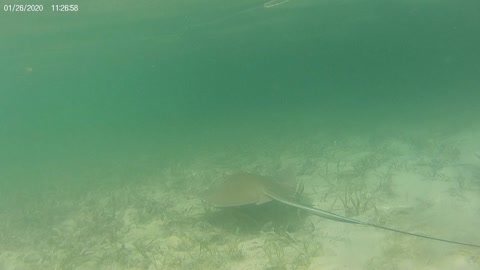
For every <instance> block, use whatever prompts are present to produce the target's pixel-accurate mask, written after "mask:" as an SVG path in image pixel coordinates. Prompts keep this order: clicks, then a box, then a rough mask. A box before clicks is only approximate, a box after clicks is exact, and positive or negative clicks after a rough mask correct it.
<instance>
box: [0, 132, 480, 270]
mask: <svg viewBox="0 0 480 270" xmlns="http://www.w3.org/2000/svg"><path fill="white" fill-rule="evenodd" d="M266 141H269V140H268V139H267V140H266ZM264 146H265V148H264V149H270V150H258V148H254V147H251V148H249V147H244V148H243V151H233V150H228V149H226V150H225V151H224V152H221V151H218V152H215V153H209V154H202V155H199V156H198V157H195V158H194V159H193V160H192V161H189V162H184V163H182V162H179V163H177V164H174V165H172V166H169V167H165V168H161V169H159V170H158V172H157V173H153V174H151V175H143V176H139V177H138V179H134V180H132V181H131V182H130V183H129V182H127V183H123V184H118V185H116V186H115V187H114V188H113V187H112V186H110V185H104V186H97V187H95V188H92V189H90V190H87V191H85V192H83V193H81V195H76V196H70V195H69V193H68V191H65V190H62V189H61V188H58V189H55V188H52V189H51V190H50V191H49V192H47V193H44V194H42V195H38V194H37V195H32V194H29V193H24V194H22V193H21V192H20V193H19V194H17V195H16V197H17V202H16V203H15V204H14V205H13V206H12V205H10V206H9V207H3V208H2V209H1V216H0V220H1V222H0V269H2V270H14V269H15V270H20V269H49V270H53V269H85V270H86V269H331V270H334V269H382V270H384V269H395V270H397V269H398V270H401V269H408V270H410V269H423V270H427V269H428V270H433V269H449V270H450V269H457V270H459V269H465V270H467V269H468V270H470V269H480V248H474V247H466V246H461V245H455V244H448V243H443V242H437V241H431V240H426V239H421V238H415V237H410V236H405V235H400V234H396V233H392V232H388V231H382V230H378V229H374V228H369V227H364V226H359V225H350V224H343V223H338V222H334V221H330V220H325V219H322V218H319V217H316V216H309V215H307V214H304V213H302V212H299V211H298V210H296V209H293V208H291V207H288V206H282V205H279V204H278V203H267V204H265V205H261V206H257V207H246V208H241V209H236V208H235V209H214V208H212V207H210V206H209V205H207V204H205V203H202V201H201V200H200V199H199V198H198V194H200V193H201V192H203V191H205V190H206V189H207V188H208V187H210V186H211V185H213V184H215V183H218V182H220V181H222V179H223V177H224V175H225V174H228V173H232V172H235V171H248V172H254V173H258V174H263V175H279V174H282V173H284V172H285V171H290V172H292V171H293V172H294V173H295V175H296V180H298V181H300V182H301V183H303V184H304V186H305V191H304V194H303V200H304V203H306V204H311V205H313V206H314V207H317V208H321V209H324V210H329V211H332V212H335V213H337V214H341V215H347V216H349V217H352V218H355V219H359V220H363V221H368V222H371V223H375V224H379V225H382V226H387V227H392V228H396V229H400V230H405V231H409V232H415V233H421V234H426V235H430V236H435V237H439V238H446V239H450V240H455V241H462V242H468V243H473V244H480V233H479V228H480V157H479V156H478V155H479V154H480V132H479V131H478V130H476V131H473V130H469V131H461V132H456V133H455V132H450V133H445V132H435V131H431V130H430V131H404V132H399V133H397V134H396V135H394V136H386V137H378V138H377V137H371V136H367V135H365V136H362V135H359V136H344V137H338V138H332V137H326V136H323V135H322V134H321V133H318V134H310V135H309V136H306V137H304V138H301V139H298V140H295V139H291V138H290V139H288V140H287V139H285V140H284V141H279V142H275V143H274V144H273V143H272V145H268V143H265V144H264Z"/></svg>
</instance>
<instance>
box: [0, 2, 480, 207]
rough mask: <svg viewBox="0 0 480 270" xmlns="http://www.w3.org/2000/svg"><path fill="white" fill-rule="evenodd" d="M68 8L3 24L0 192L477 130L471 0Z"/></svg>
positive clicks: (8, 16) (476, 15)
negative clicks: (303, 148)
mask: <svg viewBox="0 0 480 270" xmlns="http://www.w3.org/2000/svg"><path fill="white" fill-rule="evenodd" d="M74 4H78V5H79V8H80V11H79V12H76V13H73V12H72V13H62V14H61V13H53V12H48V11H45V12H42V13H12V12H2V13H1V16H0V32H1V37H0V38H1V42H0V61H1V62H0V63H1V64H0V74H1V75H0V76H1V89H0V149H1V151H0V164H1V170H0V181H1V189H2V196H6V197H8V196H9V195H10V194H14V193H15V192H16V191H18V190H30V189H33V190H37V191H38V192H42V190H44V189H50V188H51V186H56V187H57V188H58V189H60V190H62V189H63V188H65V189H68V188H72V187H77V186H87V187H89V188H93V189H95V187H96V185H99V184H100V183H101V182H102V181H107V180H108V181H113V182H115V181H119V182H123V181H125V182H132V181H136V180H135V179H139V178H141V177H142V175H146V174H149V173H155V171H156V170H158V169H159V168H161V167H164V166H169V165H170V164H175V163H178V162H185V161H186V160H189V159H192V158H195V157H196V156H197V155H199V154H200V153H202V154H204V153H209V152H216V151H222V149H228V150H232V149H233V150H232V152H234V150H235V149H237V148H238V150H241V149H242V148H243V147H253V148H255V147H258V148H257V149H259V148H261V147H262V145H265V144H264V142H272V143H274V142H275V141H276V140H284V139H285V138H301V137H302V136H308V134H310V133H313V132H318V131H319V130H324V132H325V133H332V134H336V135H338V134H356V133H362V134H365V133H367V134H373V135H378V134H377V133H379V132H380V130H382V129H384V128H385V129H388V128H394V129H402V127H403V126H405V127H409V128H412V127H413V128H415V127H422V128H427V129H428V128H432V129H435V128H437V129H444V130H446V131H450V132H454V131H455V130H457V129H464V128H469V127H471V126H472V125H474V124H475V123H476V121H478V115H479V111H480V106H479V104H480V102H479V101H480V91H479V89H480V76H479V74H480V53H479V51H478V48H480V35H479V34H478V29H479V27H480V11H479V10H480V4H479V3H478V1H473V0H472V1H468V0H466V1H455V2H452V1H311V0H290V1H289V2H287V3H284V4H282V5H279V6H276V7H272V8H265V7H264V6H263V4H264V3H263V2H262V1H252V0H248V1H236V2H234V1H157V2H155V3H154V2H153V1H135V3H133V2H131V1H120V2H119V1H115V2H112V3H108V2H101V3H100V2H98V3H94V2H87V3H83V2H80V3H74ZM45 9H48V5H45ZM12 192H13V193H12ZM4 198H5V197H4Z"/></svg>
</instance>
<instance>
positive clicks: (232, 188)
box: [203, 173, 480, 248]
mask: <svg viewBox="0 0 480 270" xmlns="http://www.w3.org/2000/svg"><path fill="white" fill-rule="evenodd" d="M296 187H297V185H296V184H294V183H288V182H285V181H283V182H280V181H275V179H273V178H271V177H267V176H261V175H256V174H252V173H236V174H233V175H231V176H228V177H227V179H226V180H225V182H223V183H221V184H220V185H218V186H216V187H214V188H212V189H210V190H208V191H207V192H206V193H205V194H204V196H203V199H205V200H206V201H207V202H209V203H211V204H213V205H214V206H216V207H233V206H242V205H249V204H257V205H258V204H262V203H266V202H270V201H273V200H275V201H278V202H280V203H283V204H286V205H290V206H292V207H296V208H298V209H301V210H304V211H306V212H308V213H310V214H312V215H316V216H319V217H323V218H326V219H330V220H334V221H339V222H344V223H351V224H359V225H365V226H369V227H374V228H377V229H382V230H387V231H392V232H396V233H401V234H405V235H410V236H415V237H420V238H425V239H430V240H435V241H441V242H446V243H451V244H458V245H464V246H470V247H478V248H480V245H475V244H469V243H463V242H458V241H453V240H447V239H442V238H437V237H432V236H427V235H422V234H416V233H411V232H406V231H401V230H397V229H392V228H388V227H383V226H380V225H376V224H373V223H368V222H363V221H360V220H356V219H351V218H348V217H345V216H341V215H337V214H334V213H332V212H328V211H324V210H321V209H318V208H314V207H310V206H306V205H303V204H300V203H298V202H297V201H296V199H295V195H296Z"/></svg>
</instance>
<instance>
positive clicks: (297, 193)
mask: <svg viewBox="0 0 480 270" xmlns="http://www.w3.org/2000/svg"><path fill="white" fill-rule="evenodd" d="M303 189H304V186H303V184H302V183H298V184H297V188H296V190H295V198H296V199H297V200H298V199H300V195H302V193H303Z"/></svg>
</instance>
